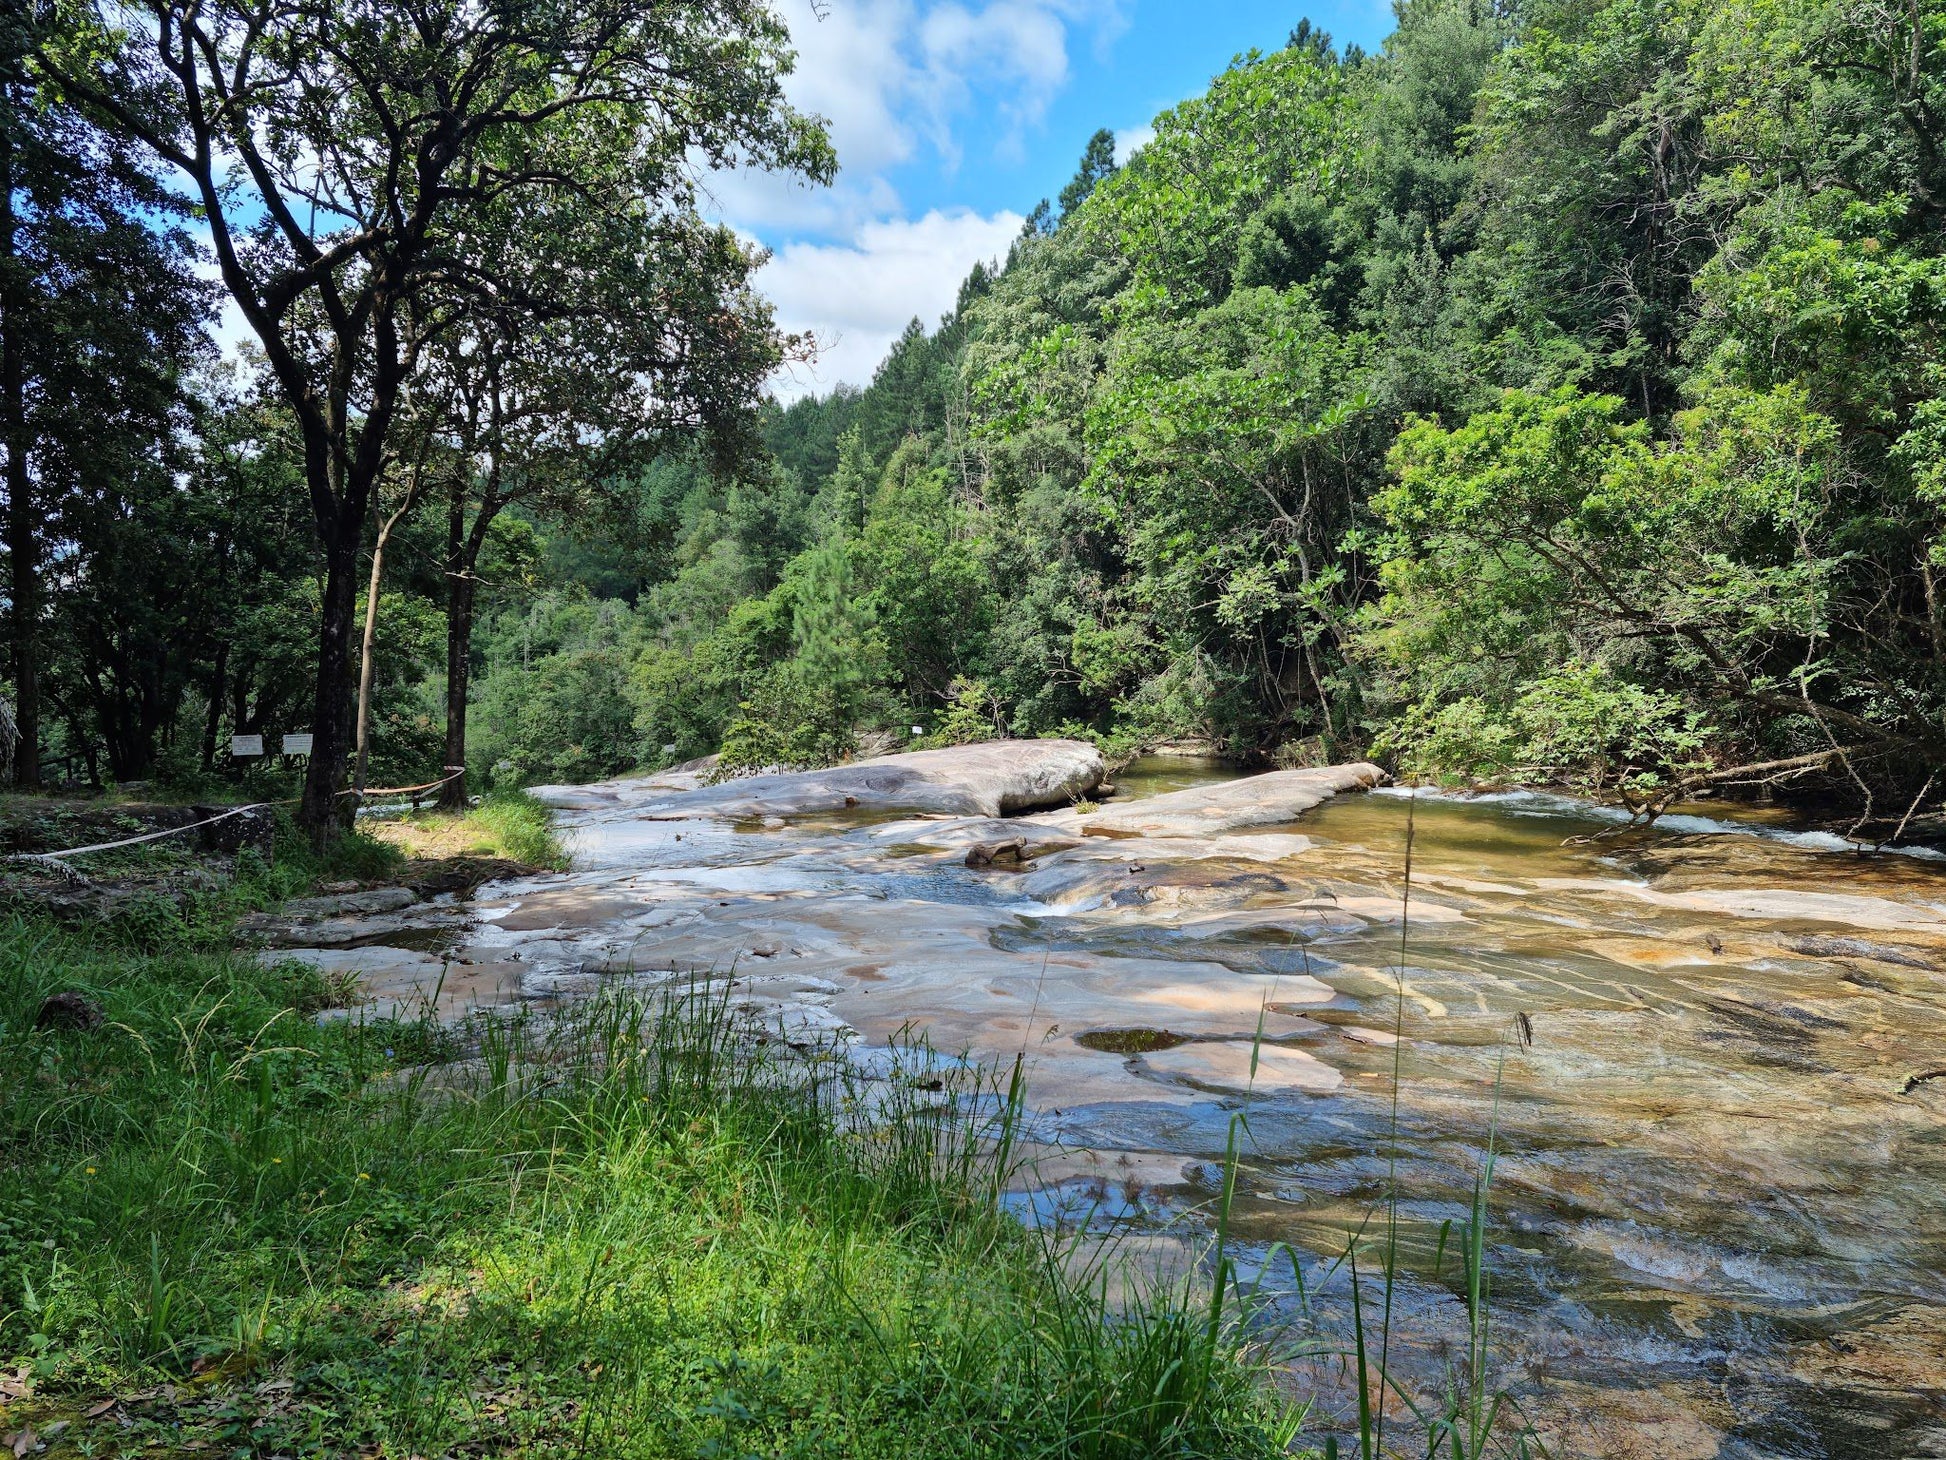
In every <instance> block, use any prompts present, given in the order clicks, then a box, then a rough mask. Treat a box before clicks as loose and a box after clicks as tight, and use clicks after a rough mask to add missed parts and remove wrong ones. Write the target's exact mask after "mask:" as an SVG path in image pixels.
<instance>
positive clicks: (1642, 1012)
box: [465, 761, 1946, 1460]
mask: <svg viewBox="0 0 1946 1460" xmlns="http://www.w3.org/2000/svg"><path fill="white" fill-rule="evenodd" d="M1227 774H1228V773H1227V772H1223V771H1221V770H1220V769H1218V768H1215V767H1211V766H1207V765H1203V764H1199V763H1194V762H1159V761H1151V762H1143V763H1139V764H1138V765H1137V766H1135V767H1132V768H1130V769H1129V770H1128V771H1125V772H1124V773H1123V774H1122V775H1121V777H1120V784H1119V786H1118V788H1117V796H1116V800H1115V801H1114V802H1111V803H1110V805H1111V806H1115V805H1119V804H1120V803H1121V802H1122V801H1125V800H1128V799H1130V798H1135V797H1141V796H1152V795H1156V794H1161V793H1163V792H1166V791H1171V790H1177V789H1181V788H1182V787H1185V786H1194V785H1197V784H1200V783H1205V782H1208V781H1212V780H1216V779H1221V778H1223V777H1224V776H1226V775H1227ZM1683 811H1684V814H1683V815H1682V816H1679V817H1673V818H1671V819H1669V820H1667V821H1665V822H1664V823H1663V824H1662V825H1660V826H1659V827H1657V828H1655V829H1652V830H1631V831H1618V830H1617V829H1616V828H1615V827H1614V825H1613V824H1612V822H1610V821H1607V820H1604V819H1602V814H1601V813H1600V812H1599V811H1598V810H1597V809H1596V808H1591V807H1587V806H1584V805H1580V804H1578V803H1574V802H1571V801H1566V800H1562V799H1559V798H1550V797H1544V796H1533V795H1513V796H1507V797H1499V798H1476V799H1462V798H1456V797H1445V796H1435V795H1427V794H1421V795H1419V796H1417V797H1416V798H1415V797H1411V796H1408V795H1406V794H1401V793H1398V792H1396V791H1391V790H1387V791H1381V792H1376V793H1371V794H1352V795H1341V796H1339V797H1338V798H1337V799H1335V800H1331V801H1329V802H1327V803H1326V804H1324V805H1322V806H1320V807H1318V808H1317V809H1316V810H1314V811H1312V812H1310V813H1309V814H1307V815H1305V816H1304V817H1303V818H1302V819H1301V820H1299V821H1297V822H1295V823H1293V824H1290V825H1287V826H1279V827H1259V828H1252V834H1250V835H1247V836H1240V837H1223V838H1214V839H1207V838H1206V839H1184V840H1179V841H1174V842H1171V841H1167V840H1164V839H1157V838H1137V839H1133V840H1112V841H1110V840H1102V839H1101V838H1098V837H1087V838H1083V839H1081V842H1080V843H1076V842H1072V841H1071V842H1067V843H1063V844H1058V846H1057V844H1054V843H1050V848H1054V850H1051V851H1050V852H1049V854H1048V855H1045V856H1043V857H1041V858H1040V859H1038V860H1037V861H1035V862H1034V863H1033V865H1031V866H1030V867H1028V868H1026V869H1024V870H1002V869H979V868H973V867H969V866H967V865H966V864H965V860H964V855H963V851H964V846H965V843H966V837H965V836H961V835H957V834H956V831H955V828H956V825H957V824H956V823H955V822H953V821H951V820H949V819H939V818H933V819H924V818H910V817H907V818H898V817H888V816H885V815H882V814H867V813H865V812H862V811H861V812H855V813H844V814H837V815H827V816H821V817H808V818H793V819H791V820H789V821H788V822H786V821H785V820H782V819H775V818H773V819H771V820H769V821H764V820H759V819H748V820H744V821H737V822H729V821H711V820H667V819H663V820H645V819H642V818H641V817H640V816H638V815H637V814H636V813H635V809H634V808H633V807H632V806H631V804H630V802H629V798H628V797H627V796H626V795H623V796H621V797H620V799H611V800H608V801H590V802H583V803H579V804H578V805H576V806H575V807H574V809H569V810H567V811H565V812H564V813H563V815H562V824H563V826H564V828H565V829H566V831H567V832H568V835H569V837H570V844H571V846H572V848H573V851H574V855H575V859H576V868H577V870H576V871H575V872H574V873H572V874H570V875H569V876H567V877H566V878H554V879H545V880H540V881H536V882H535V883H532V884H523V885H512V886H506V887H502V888H500V889H498V890H497V891H496V890H494V889H489V890H488V892H487V894H486V896H485V900H484V902H483V903H482V905H481V908H480V914H481V916H482V917H483V918H484V919H485V921H484V922H483V923H482V924H481V925H479V926H478V927H476V928H475V930H474V931H473V933H472V934H471V935H470V937H471V939H472V942H471V943H470V944H468V945H467V948H466V950H465V952H466V956H467V959H468V966H469V970H470V971H471V974H472V976H474V977H475V979H476V982H477V981H478V980H479V979H482V978H490V976H491V975H490V974H489V973H482V972H480V970H490V969H491V968H492V967H493V966H494V965H495V963H496V960H498V961H499V963H500V966H501V969H502V973H503V974H505V972H506V970H507V969H508V968H509V967H512V966H513V964H510V963H508V962H507V960H513V963H514V964H517V965H518V967H517V970H516V972H515V973H514V974H512V975H511V976H512V977H513V978H514V979H515V980H516V981H517V982H518V984H519V991H520V992H521V993H522V994H523V995H524V996H525V997H528V998H532V997H536V996H538V995H547V994H555V995H571V994H573V993H575V992H577V991H579V990H583V989H586V988H588V987H591V986H593V984H594V983H595V982H598V981H599V980H601V979H603V978H612V977H617V976H622V975H626V974H632V973H641V972H645V971H647V972H653V971H655V970H658V969H660V970H665V971H681V970H713V971H714V972H715V973H716V974H717V975H718V976H719V977H720V978H723V979H726V980H728V979H734V980H735V982H734V984H729V985H726V986H728V987H733V988H735V989H736V990H738V991H739V996H747V997H748V998H749V999H750V1000H753V1001H754V1003H755V1005H759V1006H762V1007H763V1008H765V1009H768V1010H770V1011H771V1013H772V1014H773V1015H774V1016H775V1018H776V1019H777V1020H778V1021H780V1028H781V1029H782V1031H783V1032H784V1033H785V1034H786V1035H787V1036H788V1037H793V1038H800V1039H805V1040H812V1039H818V1038H824V1037H830V1036H832V1035H834V1034H836V1035H840V1036H843V1035H848V1034H849V1033H850V1032H851V1031H856V1035H857V1037H858V1038H859V1039H860V1040H862V1041H863V1042H865V1043H866V1044H873V1045H876V1044H880V1043H883V1042H886V1041H888V1040H893V1039H895V1038H896V1037H897V1035H898V1032H899V1031H900V1030H901V1029H906V1028H911V1027H918V1028H922V1029H924V1030H925V1031H926V1032H927V1034H928V1035H929V1037H930V1038H931V1040H932V1041H933V1043H934V1044H935V1045H936V1046H937V1047H939V1048H941V1049H945V1050H952V1051H958V1050H964V1051H967V1052H969V1053H971V1054H972V1055H973V1056H975V1057H977V1058H980V1059H986V1060H996V1061H1002V1062H1004V1061H1007V1060H1009V1059H1011V1058H1012V1057H1013V1056H1015V1055H1017V1054H1018V1055H1022V1056H1024V1058H1025V1060H1026V1064H1027V1070H1028V1078H1029V1085H1028V1099H1029V1103H1030V1105H1031V1106H1032V1108H1033V1112H1034V1125H1033V1134H1034V1135H1035V1137H1036V1138H1037V1140H1038V1142H1039V1146H1038V1149H1039V1150H1040V1151H1041V1152H1043V1153H1044V1154H1047V1155H1048V1156H1049V1157H1050V1159H1049V1160H1047V1161H1046V1162H1044V1163H1043V1164H1042V1165H1041V1167H1040V1170H1041V1172H1042V1179H1043V1182H1044V1185H1043V1186H1042V1187H1037V1188H1036V1189H1034V1190H1031V1191H1029V1190H1023V1191H1022V1192H1021V1193H1020V1194H1019V1195H1018V1196H1017V1198H1016V1201H1017V1204H1018V1206H1019V1209H1020V1210H1021V1211H1022V1212H1023V1213H1024V1214H1026V1215H1029V1216H1030V1217H1040V1218H1042V1219H1047V1218H1049V1217H1051V1216H1053V1215H1056V1214H1062V1213H1065V1214H1066V1215H1069V1216H1072V1215H1073V1214H1074V1212H1076V1211H1077V1210H1088V1211H1091V1212H1092V1213H1093V1215H1094V1219H1095V1220H1096V1221H1097V1222H1098V1223H1099V1222H1104V1221H1105V1222H1109V1223H1115V1224H1121V1225H1123V1226H1125V1227H1127V1228H1129V1229H1132V1230H1136V1231H1169V1230H1185V1229H1186V1230H1191V1231H1201V1230H1204V1229H1205V1227H1206V1224H1207V1221H1208V1215H1209V1209H1210V1206H1211V1203H1212V1199H1213V1196H1214V1193H1215V1191H1216V1190H1217V1188H1218V1185H1219V1183H1220V1179H1221V1166H1222V1158H1223V1154H1224V1150H1225V1144H1226V1141H1227V1140H1228V1139H1229V1137H1230V1132H1231V1129H1232V1123H1233V1118H1234V1117H1235V1116H1237V1115H1238V1114H1239V1113H1242V1114H1244V1115H1246V1116H1247V1129H1246V1130H1245V1131H1244V1132H1243V1134H1242V1147H1241V1149H1242V1160H1241V1170H1240V1173H1239V1180H1238V1188H1237V1189H1238V1200H1237V1203H1236V1206H1235V1209H1234V1222H1235V1231H1236V1234H1237V1237H1238V1239H1239V1241H1240V1242H1241V1244H1242V1247H1241V1251H1242V1253H1243V1256H1244V1260H1245V1267H1246V1270H1247V1271H1252V1272H1260V1273H1261V1276H1262V1277H1263V1280H1264V1287H1265V1289H1266V1291H1269V1292H1272V1293H1280V1294H1282V1295H1283V1296H1282V1297H1280V1298H1278V1299H1277V1300H1276V1301H1274V1302H1272V1303H1271V1304H1270V1306H1269V1307H1268V1309H1267V1310H1266V1311H1265V1313H1264V1314H1263V1315H1262V1321H1264V1322H1265V1323H1267V1324H1270V1325H1273V1326H1274V1327H1275V1328H1276V1329H1277V1331H1278V1332H1279V1333H1280V1334H1282V1335H1283V1336H1284V1337H1285V1338H1286V1339H1287V1340H1290V1341H1293V1342H1298V1343H1305V1342H1310V1343H1312V1344H1314V1345H1317V1346H1321V1347H1322V1348H1323V1349H1326V1350H1331V1351H1334V1352H1335V1351H1341V1350H1342V1348H1343V1347H1344V1344H1345V1342H1346V1340H1347V1336H1348V1333H1349V1324H1348V1318H1347V1315H1348V1284H1347V1283H1346V1281H1345V1279H1346V1276H1347V1274H1346V1273H1345V1271H1344V1269H1343V1267H1342V1265H1339V1266H1338V1267H1337V1268H1336V1271H1335V1273H1334V1269H1333V1260H1334V1259H1336V1258H1338V1257H1339V1256H1340V1255H1341V1254H1342V1253H1343V1252H1344V1250H1345V1248H1346V1245H1347V1243H1348V1241H1349V1240H1350V1239H1351V1235H1352V1234H1353V1233H1354V1232H1359V1231H1362V1232H1364V1233H1365V1235H1366V1239H1367V1241H1368V1243H1371V1242H1382V1241H1383V1240H1384V1239H1385V1234H1386V1233H1387V1232H1388V1231H1391V1232H1394V1233H1396V1241H1397V1249H1398V1252H1399V1255H1400V1271H1399V1274H1398V1277H1397V1280H1396V1283H1395V1285H1394V1290H1393V1303H1392V1309H1393V1317H1392V1339H1391V1345H1392V1356H1393V1358H1394V1360H1395V1361H1396V1362H1397V1363H1398V1364H1399V1366H1400V1371H1401V1372H1402V1373H1404V1374H1406V1375H1407V1376H1408V1378H1409V1380H1410V1382H1411V1383H1412V1384H1414V1385H1416V1386H1418V1388H1419V1389H1420V1391H1421V1392H1428V1391H1430V1390H1432V1389H1435V1388H1436V1387H1437V1384H1438V1379H1439V1375H1440V1373H1441V1371H1442V1369H1443V1368H1444V1367H1445V1366H1446V1365H1448V1364H1449V1363H1450V1362H1451V1361H1452V1360H1453V1358H1454V1357H1455V1355H1456V1354H1457V1353H1458V1352H1459V1351H1460V1350H1461V1349H1462V1348H1463V1345H1464V1335H1465V1328H1466V1325H1465V1314H1464V1308H1463V1305H1462V1304H1461V1302H1460V1299H1459V1296H1458V1294H1459V1290H1460V1286H1461V1281H1460V1272H1459V1263H1458V1261H1457V1258H1456V1256H1455V1254H1454V1252H1453V1244H1452V1242H1451V1240H1450V1238H1449V1240H1448V1241H1447V1244H1446V1251H1445V1253H1444V1256H1443V1257H1440V1256H1439V1252H1440V1246H1441V1242H1440V1233H1441V1230H1442V1226H1443V1224H1446V1223H1449V1222H1452V1223H1458V1222H1462V1221H1463V1220H1464V1218H1465V1216H1466V1212H1467V1209H1468V1203H1469V1201H1470V1199H1471V1195H1472V1192H1473V1187H1474V1183H1475V1181H1476V1179H1477V1177H1478V1174H1479V1172H1480V1170H1481V1167H1482V1163H1483V1160H1484V1156H1485V1151H1486V1148H1487V1145H1488V1142H1489V1140H1490V1139H1491V1141H1492V1142H1493V1144H1494V1146H1495V1149H1496V1151H1497V1153H1498V1155H1497V1166H1496V1169H1495V1172H1494V1179H1493V1182H1492V1185H1491V1188H1490V1195H1489V1210H1490V1214H1491V1222H1492V1225H1491V1230H1490V1240H1489V1260H1488V1270H1489V1273H1490V1277H1491V1281H1492V1288H1493V1292H1492V1307H1491V1313H1492V1337H1493V1354H1494V1359H1493V1365H1494V1367H1493V1375H1494V1379H1493V1382H1494V1384H1495V1386H1496V1387H1498V1388H1504V1389H1505V1390H1506V1391H1507V1392H1508V1393H1509V1394H1510V1395H1511V1396H1512V1397H1513V1399H1514V1400H1516V1401H1517V1402H1518V1404H1519V1407H1520V1413H1521V1414H1522V1415H1523V1416H1525V1420H1526V1422H1527V1423H1530V1424H1531V1425H1532V1426H1533V1429H1534V1431H1535V1432H1536V1433H1537V1434H1539V1435H1540V1436H1542V1437H1544V1438H1545V1439H1546V1440H1547V1441H1548V1442H1549V1444H1550V1446H1551V1447H1552V1452H1553V1453H1555V1454H1559V1455H1564V1456H1602V1457H1610V1456H1612V1457H1618V1460H1634V1457H1637V1456H1640V1457H1643V1460H1649V1457H1654V1460H1685V1457H1697V1460H1705V1457H1712V1456H1720V1457H1726V1460H1730V1457H1734V1460H1757V1457H1778V1456H1806V1457H1811V1456H1818V1457H1840V1456H1843V1457H1852V1456H1857V1457H1865V1456H1870V1457H1874V1460H1883V1457H1891V1456H1919V1455H1946V1209H1942V1204H1941V1196H1942V1193H1946V1078H1942V1079H1939V1080H1936V1081H1926V1080H1920V1081H1918V1082H1917V1083H1913V1084H1911V1086H1910V1088H1907V1087H1908V1083H1909V1082H1910V1081H1912V1079H1913V1077H1915V1076H1920V1075H1923V1074H1925V1073H1926V1072H1929V1071H1935V1070H1942V1069H1946V983H1943V982H1942V973H1941V970H1942V969H1946V917H1943V916H1942V913H1943V912H1946V866H1942V864H1941V863H1939V862H1937V861H1928V860H1924V859H1921V858H1917V857H1913V856H1909V855H1899V854H1882V855H1867V854H1861V853H1857V852H1854V851H1845V850H1834V849H1833V842H1832V840H1831V839H1829V838H1816V837H1809V838H1806V837H1793V836H1791V835H1789V834H1788V831H1787V828H1785V827H1783V826H1781V825H1780V824H1779V823H1777V822H1776V821H1775V820H1774V819H1770V820H1766V819H1765V818H1762V817H1756V816H1753V815H1752V814H1750V813H1748V812H1743V813H1738V812H1734V811H1731V810H1729V809H1726V808H1721V807H1694V808H1683ZM1063 817H1065V820H1063V819H1062V818H1063ZM1056 822H1058V823H1060V827H1062V828H1065V830H1066V831H1067V832H1070V833H1071V832H1073V831H1074V829H1075V828H1076V826H1078V825H1080V824H1081V821H1080V820H1078V819H1077V817H1076V815H1075V813H1073V812H1067V813H1060V814H1059V815H1057V816H1056V817H1054V818H1051V819H1050V818H1028V819H1026V820H1025V821H1023V822H1020V823H1017V824H1018V825H1021V826H1025V827H1028V828H1030V829H1031V828H1032V827H1033V826H1034V825H1035V824H1037V823H1048V824H1049V825H1050V826H1052V824H1053V823H1056ZM983 825H984V826H985V827H986V828H988V829H989V830H990V829H991V827H992V826H993V825H994V824H993V823H991V822H988V823H984V824H983ZM1408 828H1410V831H1411V879H1410V887H1409V889H1408V886H1407V879H1406V861H1407V841H1408ZM1049 834H1050V835H1051V834H1052V832H1051V831H1050V832H1049ZM1059 846H1065V847H1066V848H1067V849H1066V850H1060V849H1058V848H1059ZM1408 894H1409V895H1408ZM1278 1244H1289V1245H1290V1249H1291V1250H1294V1251H1295V1252H1296V1253H1297V1254H1298V1258H1299V1262H1298V1265H1299V1266H1300V1267H1301V1268H1302V1269H1303V1273H1304V1277H1305V1287H1306V1291H1307V1294H1308V1295H1309V1296H1308V1299H1307V1301H1305V1302H1303V1303H1300V1302H1298V1300H1297V1299H1296V1298H1295V1296H1294V1291H1295V1283H1294V1281H1293V1271H1292V1263H1291V1261H1290V1259H1289V1258H1288V1257H1287V1256H1285V1255H1284V1252H1285V1249H1284V1248H1282V1247H1280V1246H1278ZM1369 1251H1370V1249H1369V1248H1368V1255H1369ZM1272 1254H1275V1255H1274V1256H1272ZM1367 1275H1368V1276H1369V1268H1368V1269H1367ZM1345 1373H1346V1371H1345V1366H1344V1364H1343V1363H1342V1362H1341V1361H1338V1360H1336V1359H1333V1358H1331V1357H1329V1356H1319V1357H1316V1358H1314V1359H1312V1360H1310V1361H1308V1362H1305V1363H1301V1364H1299V1365H1298V1366H1296V1367H1295V1368H1294V1370H1293V1371H1292V1374H1291V1383H1292V1384H1293V1385H1294V1386H1297V1387H1300V1388H1303V1389H1307V1390H1308V1389H1316V1390H1317V1391H1318V1392H1319V1393H1320V1395H1321V1398H1320V1408H1319V1411H1318V1414H1317V1417H1316V1419H1315V1421H1314V1424H1313V1426H1312V1429H1313V1431H1314V1432H1316V1433H1325V1432H1331V1431H1333V1430H1336V1431H1337V1432H1339V1433H1343V1432H1344V1426H1345V1424H1346V1418H1345V1416H1346V1413H1347V1406H1348V1404H1349V1391H1348V1388H1347V1384H1346V1379H1345ZM1401 1423H1402V1424H1403V1422H1401Z"/></svg>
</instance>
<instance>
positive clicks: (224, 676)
mask: <svg viewBox="0 0 1946 1460" xmlns="http://www.w3.org/2000/svg"><path fill="white" fill-rule="evenodd" d="M229 674H230V641H229V640H228V639H227V638H222V639H218V640H217V641H216V662H215V664H214V665H213V666H212V667H211V670H210V679H209V712H208V713H207V714H206V715H204V717H203V755H202V762H203V771H204V774H208V773H209V772H210V771H213V770H215V769H216V732H217V730H218V729H219V728H220V727H221V726H222V723H223V696H224V691H225V690H226V689H227V688H228V687H229Z"/></svg>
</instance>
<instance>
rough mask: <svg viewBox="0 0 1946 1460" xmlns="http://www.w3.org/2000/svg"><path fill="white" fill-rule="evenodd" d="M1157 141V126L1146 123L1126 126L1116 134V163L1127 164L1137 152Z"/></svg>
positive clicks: (1117, 164)
mask: <svg viewBox="0 0 1946 1460" xmlns="http://www.w3.org/2000/svg"><path fill="white" fill-rule="evenodd" d="M1153 141H1155V128H1154V127H1152V126H1150V125H1148V124H1147V123H1144V124H1143V125H1142V126H1139V127H1124V128H1122V129H1121V131H1119V132H1117V133H1116V134H1115V164H1116V166H1118V167H1121V166H1126V165H1127V163H1128V160H1129V158H1131V157H1133V156H1134V155H1135V154H1136V152H1137V151H1138V150H1139V149H1141V148H1143V147H1146V146H1148V145H1149V143H1151V142H1153Z"/></svg>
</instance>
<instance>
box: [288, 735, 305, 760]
mask: <svg viewBox="0 0 1946 1460" xmlns="http://www.w3.org/2000/svg"><path fill="white" fill-rule="evenodd" d="M310 753H311V737H310V736H308V735H286V736H285V737H284V754H285V755H309V754H310Z"/></svg>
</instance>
